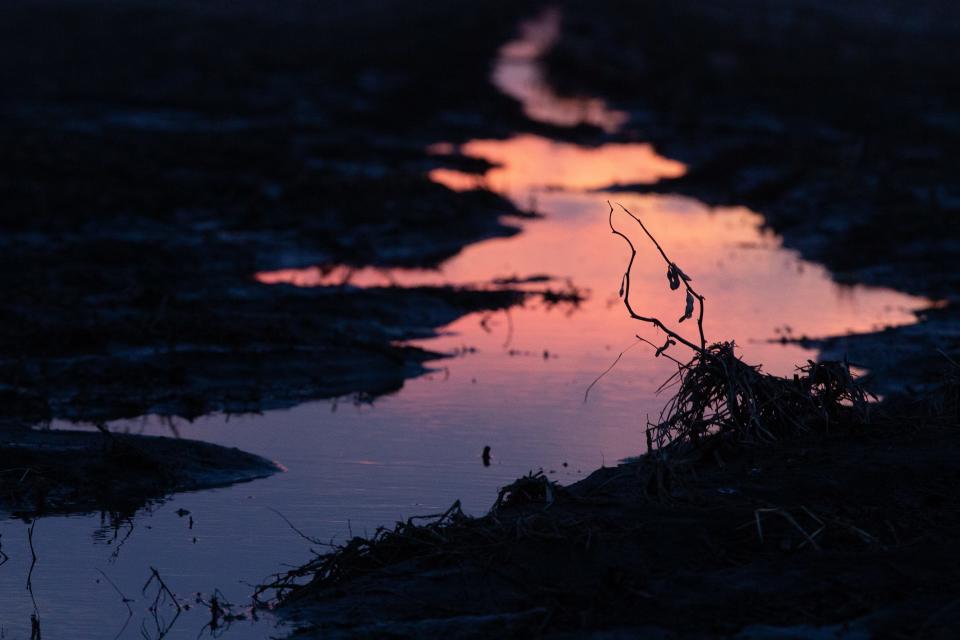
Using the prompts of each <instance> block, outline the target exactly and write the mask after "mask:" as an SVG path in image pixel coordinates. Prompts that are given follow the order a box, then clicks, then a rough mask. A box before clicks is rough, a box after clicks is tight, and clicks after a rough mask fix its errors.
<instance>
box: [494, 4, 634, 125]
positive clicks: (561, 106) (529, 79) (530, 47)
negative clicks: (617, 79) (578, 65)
mask: <svg viewBox="0 0 960 640" xmlns="http://www.w3.org/2000/svg"><path fill="white" fill-rule="evenodd" d="M560 23H561V16H560V12H559V11H557V10H556V9H548V10H546V11H544V12H543V13H542V14H541V15H540V16H539V17H537V18H535V19H533V20H529V21H527V22H524V23H522V24H521V26H520V32H521V33H520V37H519V38H518V39H516V40H512V41H510V42H508V43H507V44H505V45H503V47H501V48H500V52H499V55H498V56H497V61H496V63H495V65H494V69H493V75H492V78H491V79H492V80H493V84H494V85H496V87H497V88H498V89H500V91H502V92H503V93H505V94H507V95H508V96H510V97H512V98H516V99H517V100H518V101H519V102H520V103H521V104H522V105H523V111H524V113H525V114H526V115H527V117H529V118H530V119H531V120H536V121H538V122H545V123H548V124H554V125H558V126H561V127H574V126H577V125H580V124H588V125H592V126H595V127H599V128H601V129H603V130H604V131H606V132H608V133H612V132H614V131H617V130H618V129H619V128H620V127H621V126H623V124H624V123H625V122H626V121H627V118H628V115H627V114H626V113H625V112H623V111H617V110H615V109H611V108H609V107H608V106H607V103H606V102H605V101H603V100H601V99H600V98H593V97H575V98H568V97H561V96H559V95H557V94H556V92H554V90H553V88H552V87H551V86H550V85H549V84H548V83H547V81H546V74H545V72H544V70H543V67H542V66H541V64H540V59H541V58H542V57H543V55H544V54H546V53H547V52H549V51H550V49H551V48H552V47H553V45H554V44H555V43H556V41H557V39H558V38H559V37H560Z"/></svg>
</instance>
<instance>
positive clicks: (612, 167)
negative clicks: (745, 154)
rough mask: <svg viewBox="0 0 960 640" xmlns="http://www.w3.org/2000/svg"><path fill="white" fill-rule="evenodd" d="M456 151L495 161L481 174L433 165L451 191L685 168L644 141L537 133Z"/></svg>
mask: <svg viewBox="0 0 960 640" xmlns="http://www.w3.org/2000/svg"><path fill="white" fill-rule="evenodd" d="M460 151H461V152H462V153H463V154H465V155H468V156H472V157H476V158H483V159H484V160H488V161H490V162H492V163H494V164H495V165H497V166H496V167H494V168H492V169H490V170H489V171H488V172H487V173H486V175H485V176H483V177H482V178H481V177H478V176H476V175H474V174H469V173H463V172H460V171H454V170H451V169H434V170H433V171H431V172H430V174H429V175H430V179H431V180H433V181H434V182H439V183H440V184H442V185H445V186H447V187H449V188H450V189H453V190H455V191H466V190H469V189H476V188H479V187H486V188H488V189H491V190H492V191H496V192H498V193H503V194H510V195H514V194H517V193H519V192H521V191H529V190H532V189H542V188H563V189H567V190H585V189H599V188H602V187H607V186H610V185H614V184H631V183H647V184H650V183H653V182H656V181H658V180H660V179H663V178H677V177H679V176H682V175H683V174H684V173H686V170H687V168H686V166H685V165H684V164H683V163H682V162H677V161H676V160H670V159H669V158H664V157H663V156H661V155H659V154H658V153H657V152H656V151H654V149H653V147H652V146H651V145H649V144H645V143H628V144H621V143H609V144H604V145H601V146H599V147H594V148H590V147H582V146H580V145H576V144H571V143H568V142H557V141H554V140H550V139H548V138H543V137H540V136H535V135H519V136H515V137H513V138H509V139H507V140H471V141H470V142H468V143H466V144H464V145H462V146H461V147H460Z"/></svg>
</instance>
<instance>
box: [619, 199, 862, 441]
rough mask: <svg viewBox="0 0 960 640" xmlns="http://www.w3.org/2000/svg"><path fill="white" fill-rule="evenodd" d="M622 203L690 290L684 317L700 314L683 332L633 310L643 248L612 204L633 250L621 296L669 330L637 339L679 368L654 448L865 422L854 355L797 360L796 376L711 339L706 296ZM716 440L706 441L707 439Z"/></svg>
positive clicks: (770, 437) (654, 430)
mask: <svg viewBox="0 0 960 640" xmlns="http://www.w3.org/2000/svg"><path fill="white" fill-rule="evenodd" d="M620 208H621V210H622V211H623V213H625V214H626V215H627V216H629V218H630V219H631V220H633V221H634V222H636V223H637V225H639V227H640V229H641V230H642V231H643V233H644V234H645V235H646V237H647V238H648V239H649V240H650V242H651V243H652V244H653V246H654V247H655V248H656V250H657V251H658V253H659V254H660V256H661V257H662V258H663V260H664V262H665V263H666V265H667V282H668V284H669V286H670V289H671V290H674V291H676V290H681V291H682V292H683V293H684V309H683V314H682V315H681V316H680V318H679V321H678V323H683V322H684V321H686V320H690V319H692V318H693V316H694V314H696V325H697V331H696V333H697V336H696V337H695V338H692V339H691V338H686V337H684V336H683V335H682V334H681V333H680V332H679V330H678V329H675V328H672V327H671V326H670V325H668V324H667V323H666V322H664V321H662V320H661V319H660V318H656V317H653V316H645V315H642V314H640V313H637V311H635V310H634V308H633V305H632V304H631V300H630V282H631V271H632V268H633V263H634V260H635V259H636V256H637V249H636V246H635V245H634V242H633V240H632V239H631V238H630V236H629V235H627V234H626V233H624V232H622V231H621V230H619V229H618V228H617V227H616V225H615V224H614V208H613V205H610V213H609V223H610V230H611V231H612V232H613V233H614V234H615V235H618V236H620V237H621V238H623V239H624V240H625V241H626V243H627V245H628V246H629V247H630V258H629V261H628V263H627V267H626V270H625V271H624V274H623V278H622V280H621V286H620V297H621V299H622V300H623V304H624V306H625V307H626V309H627V312H628V313H629V314H630V317H631V318H633V319H635V320H638V321H641V322H645V323H648V324H650V325H652V326H653V327H655V328H656V329H658V330H659V331H660V332H662V333H663V334H665V336H666V337H665V340H664V342H663V344H662V345H660V346H658V345H656V344H654V343H652V342H650V341H649V340H647V339H646V338H643V337H641V336H637V339H638V340H640V341H643V342H647V343H649V344H651V345H652V346H654V347H655V348H656V352H655V355H656V356H657V357H667V358H669V359H671V360H673V362H674V363H675V364H676V366H677V371H676V373H675V374H674V375H673V376H671V377H670V378H669V379H668V380H667V381H666V382H664V384H663V385H662V386H661V388H660V390H663V389H666V388H670V387H672V386H676V392H675V393H674V395H673V397H672V398H671V399H670V400H669V401H668V402H667V404H666V406H665V407H664V409H663V411H662V412H661V414H660V416H659V418H658V420H657V421H655V422H650V423H649V424H648V425H647V448H648V451H649V453H651V454H654V455H656V456H659V457H665V456H666V455H667V454H668V453H691V452H697V451H700V450H703V449H705V448H713V445H717V444H726V443H733V444H736V445H750V444H763V443H770V442H774V441H777V440H778V439H781V438H784V437H790V436H794V435H799V434H802V433H805V432H810V431H821V432H826V431H829V430H830V429H831V428H833V427H835V426H838V425H849V424H854V423H855V424H863V423H865V422H867V421H868V418H869V413H868V411H869V400H870V398H871V396H870V394H869V393H868V392H867V391H866V390H865V389H864V388H863V386H862V385H861V384H860V383H859V382H858V381H857V380H856V379H855V378H854V376H853V374H852V373H851V371H850V365H849V363H847V362H813V361H808V362H807V364H805V365H803V366H800V367H798V368H797V371H796V373H795V374H794V376H793V378H792V379H789V378H782V377H779V376H773V375H770V374H767V373H764V372H763V371H762V368H761V366H760V365H751V364H748V363H746V362H744V361H743V359H741V358H740V356H738V355H737V353H736V344H735V343H734V342H714V343H710V342H709V341H708V340H707V338H706V335H705V333H704V328H703V318H704V301H705V298H704V296H703V295H702V294H700V293H699V292H698V291H697V290H696V289H694V287H693V285H692V284H691V282H692V281H693V278H691V277H690V276H688V275H687V274H686V273H685V272H684V271H683V269H681V268H680V266H679V265H677V263H676V262H674V261H673V260H671V259H670V258H669V257H668V256H667V253H666V252H665V251H664V249H663V247H662V246H661V245H660V243H659V242H657V239H656V238H655V237H654V236H653V234H652V233H651V232H650V231H649V229H647V227H646V225H645V224H644V223H643V221H642V220H641V219H640V218H639V217H638V216H636V215H634V214H633V213H631V212H630V211H629V210H628V209H627V208H626V207H623V206H622V205H620ZM675 347H683V348H686V349H688V350H689V351H691V352H692V355H691V356H690V357H689V358H686V359H680V358H676V357H674V356H673V355H672V354H673V352H674V351H675V349H673V351H671V349H672V348H675ZM708 444H709V445H711V446H710V447H707V445H708Z"/></svg>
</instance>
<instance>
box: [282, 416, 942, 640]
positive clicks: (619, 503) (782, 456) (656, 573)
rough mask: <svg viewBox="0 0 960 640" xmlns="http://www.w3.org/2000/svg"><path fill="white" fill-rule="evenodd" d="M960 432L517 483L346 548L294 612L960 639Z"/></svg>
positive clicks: (502, 633) (558, 630)
mask: <svg viewBox="0 0 960 640" xmlns="http://www.w3.org/2000/svg"><path fill="white" fill-rule="evenodd" d="M954 418H956V416H955V417H954ZM958 445H960V438H958V431H957V425H956V423H954V424H953V425H952V426H950V427H946V428H939V427H938V428H933V427H929V428H927V427H920V428H916V429H911V428H905V427H904V426H903V425H896V426H895V427H892V428H874V429H871V430H870V431H868V432H863V433H857V434H845V435H837V436H834V437H825V438H818V439H815V440H806V441H803V442H791V443H785V444H782V445H779V446H777V447H774V448H772V449H762V450H754V451H739V452H737V453H735V454H732V455H726V454H725V455H724V456H723V457H722V458H720V460H722V464H718V463H717V461H715V460H710V461H709V462H704V463H703V464H701V465H699V466H698V467H697V468H696V472H695V473H694V474H692V475H688V476H685V477H684V478H682V479H677V478H673V479H670V478H667V479H666V486H667V488H668V493H667V494H666V495H665V496H664V497H663V498H659V497H657V490H656V486H655V483H653V482H651V478H650V475H649V473H647V472H646V471H645V469H644V465H645V464H646V462H645V461H640V462H633V463H628V464H624V465H621V466H618V467H615V468H606V469H601V470H598V471H596V472H595V473H593V474H592V475H591V476H590V477H588V478H587V479H586V480H583V481H581V482H578V483H577V484H574V485H572V486H569V487H565V488H564V487H559V486H556V485H550V490H549V492H550V493H549V496H548V494H547V491H546V486H547V485H546V484H545V482H546V481H545V479H543V478H542V477H541V478H540V479H539V481H530V480H526V481H520V482H518V483H517V484H516V485H515V486H514V488H513V489H512V490H511V493H509V494H508V495H507V498H506V504H505V505H503V506H500V507H495V508H494V509H493V510H492V512H491V513H490V514H489V515H488V516H486V517H484V518H481V519H471V518H467V517H465V516H458V515H453V514H451V515H450V516H448V517H447V518H446V519H445V521H444V522H443V524H442V525H437V526H435V527H434V528H432V530H429V531H428V530H426V529H423V528H421V529H420V530H419V531H414V530H410V529H407V530H404V531H402V532H401V533H402V534H403V535H402V537H403V538H404V539H405V540H406V541H408V542H406V543H404V541H401V542H399V543H395V544H394V546H393V548H387V547H388V545H381V546H380V547H376V546H375V547H374V548H373V549H372V551H371V552H370V557H368V558H366V559H361V560H353V561H350V560H349V554H344V558H343V560H344V562H343V566H341V567H338V568H337V569H336V570H335V572H334V573H333V576H332V577H329V578H328V579H327V580H326V581H321V580H319V579H315V582H314V583H312V584H309V585H308V586H307V587H305V588H302V589H299V590H296V591H294V592H293V593H292V594H290V595H288V597H287V598H286V600H285V603H284V605H283V611H284V613H285V615H287V616H288V617H290V618H291V619H292V620H295V621H298V622H299V623H300V624H301V625H302V626H303V628H302V630H301V634H302V636H303V637H324V638H327V637H371V638H373V637H386V636H389V637H424V638H426V637H436V636H437V635H447V636H450V637H471V638H472V637H478V638H479V637H489V636H490V635H496V636H499V637H551V638H552V637H556V638H562V637H598V638H599V637H603V638H607V637H612V638H621V637H623V638H628V637H645V638H646V637H650V638H704V637H735V638H743V639H746V638H810V637H817V638H849V639H853V638H874V637H876V638H902V637H925V638H949V637H953V634H954V633H955V631H956V628H957V626H958V625H960V618H958V615H960V612H958V611H957V610H956V607H955V604H956V598H957V595H958V594H957V583H958V579H960V556H958V554H957V550H956V545H954V544H953V540H954V539H955V537H956V535H957V534H958V533H960V503H958V501H957V498H956V493H955V491H954V490H953V488H954V487H955V485H956V482H957V469H956V464H955V460H956V457H957V455H958V453H960V450H958ZM419 524H423V522H421V523H419ZM381 563H382V565H381Z"/></svg>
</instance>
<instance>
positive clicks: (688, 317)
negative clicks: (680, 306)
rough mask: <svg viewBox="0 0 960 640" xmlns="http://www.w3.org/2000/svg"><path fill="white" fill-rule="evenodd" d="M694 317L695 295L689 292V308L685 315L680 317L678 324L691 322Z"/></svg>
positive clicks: (685, 310) (687, 307)
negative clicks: (685, 321) (686, 321)
mask: <svg viewBox="0 0 960 640" xmlns="http://www.w3.org/2000/svg"><path fill="white" fill-rule="evenodd" d="M692 317H693V294H692V293H690V292H689V291H687V306H686V308H685V309H684V310H683V315H682V316H680V320H678V322H683V321H684V320H689V319H690V318H692Z"/></svg>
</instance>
